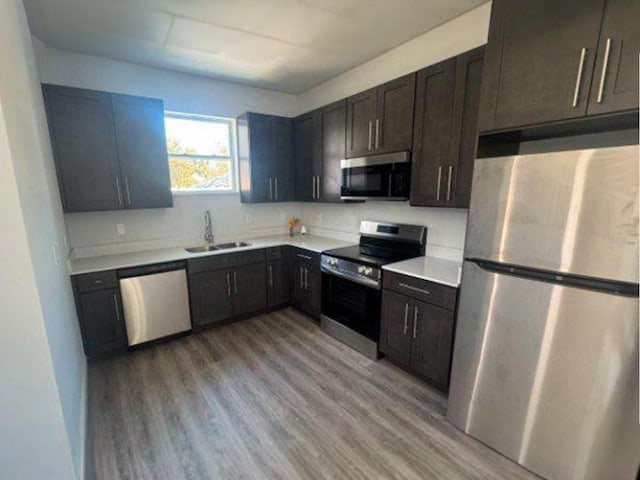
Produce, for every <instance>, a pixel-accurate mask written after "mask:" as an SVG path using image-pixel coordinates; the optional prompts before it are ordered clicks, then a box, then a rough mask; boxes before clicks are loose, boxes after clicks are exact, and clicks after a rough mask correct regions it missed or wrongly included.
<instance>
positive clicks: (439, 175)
mask: <svg viewBox="0 0 640 480" xmlns="http://www.w3.org/2000/svg"><path fill="white" fill-rule="evenodd" d="M441 180H442V165H440V166H439V167H438V186H437V187H436V200H437V201H438V202H439V201H440V181H441Z"/></svg>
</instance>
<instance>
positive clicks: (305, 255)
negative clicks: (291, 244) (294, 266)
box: [294, 248, 320, 263]
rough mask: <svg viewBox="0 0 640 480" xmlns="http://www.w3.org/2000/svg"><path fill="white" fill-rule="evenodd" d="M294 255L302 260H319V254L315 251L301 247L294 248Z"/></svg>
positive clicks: (315, 261) (317, 261)
mask: <svg viewBox="0 0 640 480" xmlns="http://www.w3.org/2000/svg"><path fill="white" fill-rule="evenodd" d="M294 254H295V257H296V258H300V259H303V260H308V261H310V262H314V263H319V262H320V254H319V253H317V252H312V251H311V250H304V249H302V248H296V249H295V252H294Z"/></svg>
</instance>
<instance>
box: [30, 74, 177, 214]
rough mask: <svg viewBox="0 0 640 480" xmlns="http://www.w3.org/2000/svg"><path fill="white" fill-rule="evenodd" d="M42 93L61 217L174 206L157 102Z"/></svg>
mask: <svg viewBox="0 0 640 480" xmlns="http://www.w3.org/2000/svg"><path fill="white" fill-rule="evenodd" d="M42 89H43V95H44V100H45V106H46V112H47V122H48V125H49V133H50V137H51V145H52V150H53V156H54V160H55V164H56V172H57V175H58V183H59V187H60V194H61V197H62V205H63V208H64V211H65V212H91V211H100V210H119V209H125V208H165V207H172V206H173V196H172V195H171V184H170V180H169V165H168V161H167V151H166V140H165V135H164V108H163V104H162V101H161V100H156V99H148V98H140V97H131V96H126V95H116V94H111V93H107V92H98V91H93V90H85V89H79V88H70V87H60V86H56V85H43V86H42Z"/></svg>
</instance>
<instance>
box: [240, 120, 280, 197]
mask: <svg viewBox="0 0 640 480" xmlns="http://www.w3.org/2000/svg"><path fill="white" fill-rule="evenodd" d="M247 120H248V129H249V157H250V159H249V164H250V166H249V170H250V184H251V185H250V186H249V188H250V190H251V195H250V201H251V202H252V203H262V202H270V201H272V199H273V170H274V168H273V151H274V148H273V138H272V132H273V127H272V120H271V117H270V116H269V115H260V114H257V113H248V114H247ZM243 188H244V187H243Z"/></svg>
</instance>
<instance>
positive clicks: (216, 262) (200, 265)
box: [187, 255, 230, 274]
mask: <svg viewBox="0 0 640 480" xmlns="http://www.w3.org/2000/svg"><path fill="white" fill-rule="evenodd" d="M229 257H230V255H211V256H210V257H202V258H194V259H192V260H189V261H187V269H188V271H189V274H193V273H201V272H211V271H214V270H222V269H225V268H227V267H229Z"/></svg>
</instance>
